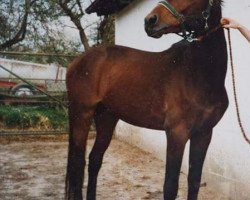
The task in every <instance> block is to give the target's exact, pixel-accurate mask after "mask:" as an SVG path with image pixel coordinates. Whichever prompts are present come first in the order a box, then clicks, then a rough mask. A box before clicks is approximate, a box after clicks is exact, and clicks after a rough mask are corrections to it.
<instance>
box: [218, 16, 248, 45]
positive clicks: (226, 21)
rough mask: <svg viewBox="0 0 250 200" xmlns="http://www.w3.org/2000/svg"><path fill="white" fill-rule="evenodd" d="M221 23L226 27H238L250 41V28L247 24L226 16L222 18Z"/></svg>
mask: <svg viewBox="0 0 250 200" xmlns="http://www.w3.org/2000/svg"><path fill="white" fill-rule="evenodd" d="M221 25H222V27H224V28H233V29H238V30H239V31H240V32H241V34H242V35H243V36H244V37H245V38H246V39H247V40H248V42H250V30H248V29H247V28H246V27H245V26H243V25H241V24H240V23H239V22H237V21H236V20H233V19H230V18H226V17H224V18H222V19H221Z"/></svg>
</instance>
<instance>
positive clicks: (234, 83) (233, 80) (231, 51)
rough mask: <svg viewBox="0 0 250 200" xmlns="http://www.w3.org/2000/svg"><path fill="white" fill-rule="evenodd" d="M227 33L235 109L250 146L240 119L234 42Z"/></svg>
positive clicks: (242, 131)
mask: <svg viewBox="0 0 250 200" xmlns="http://www.w3.org/2000/svg"><path fill="white" fill-rule="evenodd" d="M227 33H228V42H229V53H230V62H231V72H232V82H233V93H234V102H235V108H236V113H237V120H238V124H239V127H240V130H241V133H242V135H243V137H244V139H245V140H246V142H247V143H248V144H250V139H249V138H248V137H247V134H246V132H245V129H244V127H243V124H242V121H241V117H240V108H239V103H238V98H237V93H236V79H235V67H234V61H233V50H232V42H231V34H230V29H229V28H227Z"/></svg>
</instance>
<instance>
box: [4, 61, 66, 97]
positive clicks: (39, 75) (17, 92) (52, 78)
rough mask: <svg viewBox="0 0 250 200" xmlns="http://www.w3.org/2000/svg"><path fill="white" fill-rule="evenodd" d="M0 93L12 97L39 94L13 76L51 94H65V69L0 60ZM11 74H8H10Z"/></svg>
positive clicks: (54, 65)
mask: <svg viewBox="0 0 250 200" xmlns="http://www.w3.org/2000/svg"><path fill="white" fill-rule="evenodd" d="M0 65H1V66H3V67H4V68H5V69H7V70H5V69H3V68H0V92H1V93H5V94H6V93H7V94H9V95H14V96H33V95H37V94H38V93H39V92H38V91H37V90H36V89H35V88H34V87H32V86H31V85H29V84H27V83H24V82H23V81H21V80H20V79H17V77H16V76H15V75H13V74H17V75H18V76H19V77H22V79H25V80H27V81H29V82H30V83H32V84H34V85H35V86H36V87H38V88H40V89H42V90H44V91H48V92H52V93H58V92H66V86H65V76H66V68H64V67H62V66H60V65H58V64H54V63H53V64H48V65H44V64H39V63H32V62H24V61H18V60H11V59H3V58H0ZM8 71H10V72H12V73H10V72H8Z"/></svg>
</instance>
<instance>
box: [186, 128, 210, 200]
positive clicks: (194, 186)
mask: <svg viewBox="0 0 250 200" xmlns="http://www.w3.org/2000/svg"><path fill="white" fill-rule="evenodd" d="M211 138H212V130H208V131H204V132H196V133H194V134H193V135H192V137H191V138H190V153H189V173H188V200H197V198H198V192H199V189H200V182H201V174H202V168H203V163H204V160H205V157H206V153H207V149H208V146H209V144H210V141H211Z"/></svg>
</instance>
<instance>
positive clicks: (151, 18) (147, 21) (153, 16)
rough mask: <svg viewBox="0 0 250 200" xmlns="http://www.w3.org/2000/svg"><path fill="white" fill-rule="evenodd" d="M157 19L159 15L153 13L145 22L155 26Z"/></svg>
mask: <svg viewBox="0 0 250 200" xmlns="http://www.w3.org/2000/svg"><path fill="white" fill-rule="evenodd" d="M157 21H158V17H157V15H151V16H149V17H148V18H146V19H145V24H147V25H149V26H153V25H155V24H156V23H157Z"/></svg>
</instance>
